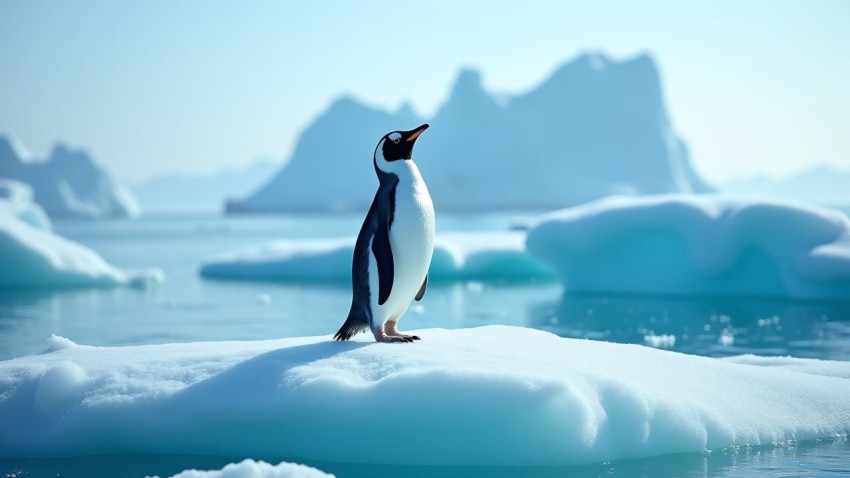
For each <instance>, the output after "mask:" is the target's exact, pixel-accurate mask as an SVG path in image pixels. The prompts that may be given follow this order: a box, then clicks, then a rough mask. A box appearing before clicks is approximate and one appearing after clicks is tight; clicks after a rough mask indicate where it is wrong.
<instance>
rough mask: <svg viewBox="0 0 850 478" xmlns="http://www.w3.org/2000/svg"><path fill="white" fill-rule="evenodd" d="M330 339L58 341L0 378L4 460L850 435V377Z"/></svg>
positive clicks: (842, 365) (668, 355) (667, 443)
mask: <svg viewBox="0 0 850 478" xmlns="http://www.w3.org/2000/svg"><path fill="white" fill-rule="evenodd" d="M330 332H332V331H329V334H328V335H327V336H324V337H313V338H292V339H279V340H268V341H257V342H215V343H187V344H169V345H145V346H135V347H114V348H111V347H91V346H85V345H75V344H73V343H70V341H68V340H62V339H60V338H56V337H54V338H53V339H51V344H50V347H49V349H48V351H46V352H45V353H42V354H39V355H33V356H26V357H20V358H16V359H12V360H9V361H5V362H0V423H2V424H3V426H2V427H0V455H2V456H6V457H15V456H17V457H20V456H28V457H51V456H79V455H97V454H107V453H152V454H198V455H217V456H234V457H251V456H254V457H256V456H279V457H287V458H288V459H290V460H294V461H308V462H310V461H321V462H327V463H365V464H399V465H403V464H409V465H425V464H428V465H522V466H529V465H578V464H588V463H598V462H604V461H608V460H617V459H627V458H638V457H649V456H657V455H663V454H669V453H677V452H701V451H704V450H707V449H708V450H710V449H721V448H725V447H731V446H744V445H766V444H775V443H784V442H787V441H791V440H798V441H802V440H810V439H817V438H829V437H835V436H843V435H845V434H846V433H847V432H848V431H850V363H847V362H826V361H811V360H800V359H793V358H782V359H759V358H754V357H744V358H740V359H738V360H735V359H727V360H720V359H713V358H707V357H700V356H692V355H684V354H680V353H675V352H670V351H666V350H658V349H653V348H650V347H645V346H641V345H623V344H614V343H607V342H597V341H591V340H578V339H565V338H560V337H557V336H555V335H552V334H549V333H546V332H542V331H538V330H533V329H526V328H519V327H507V326H488V327H482V328H474V329H460V330H442V329H431V330H421V331H417V332H416V333H417V335H419V336H421V337H422V340H421V341H420V342H416V343H414V344H403V345H399V344H377V343H373V342H371V339H370V337H367V336H366V335H361V336H359V337H358V338H359V339H360V340H361V341H359V342H358V341H355V342H347V343H340V342H334V341H332V340H330ZM353 444H354V445H353ZM246 466H248V465H246Z"/></svg>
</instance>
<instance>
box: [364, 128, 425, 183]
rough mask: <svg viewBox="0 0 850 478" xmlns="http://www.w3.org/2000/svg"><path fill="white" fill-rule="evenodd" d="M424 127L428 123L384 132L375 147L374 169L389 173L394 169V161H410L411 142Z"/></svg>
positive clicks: (411, 154)
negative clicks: (406, 129) (410, 128)
mask: <svg viewBox="0 0 850 478" xmlns="http://www.w3.org/2000/svg"><path fill="white" fill-rule="evenodd" d="M426 129H428V123H425V124H423V125H422V126H420V127H418V128H414V129H412V130H410V131H392V132H390V133H387V134H385V135H384V137H383V138H381V140H380V141H378V146H377V147H376V148H375V156H374V162H375V169H376V170H378V171H379V172H385V173H390V172H393V170H394V169H395V167H394V166H395V164H394V163H395V162H396V161H410V160H411V158H412V157H413V144H414V143H416V138H418V137H419V135H420V134H422V132H423V131H425V130H426ZM396 164H397V163H396Z"/></svg>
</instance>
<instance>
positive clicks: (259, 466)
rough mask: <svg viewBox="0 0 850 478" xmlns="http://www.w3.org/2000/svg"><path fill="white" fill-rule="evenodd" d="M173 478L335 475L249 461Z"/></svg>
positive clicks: (293, 465)
mask: <svg viewBox="0 0 850 478" xmlns="http://www.w3.org/2000/svg"><path fill="white" fill-rule="evenodd" d="M171 478H333V475H329V474H327V473H324V472H322V471H319V470H317V469H315V468H313V467H310V466H306V465H300V464H296V463H285V462H284V463H279V464H277V465H271V464H269V463H266V462H264V461H254V460H251V459H247V460H243V461H241V462H239V463H231V464H229V465H227V466H225V467H224V468H222V469H221V470H210V471H200V470H186V471H184V472H182V473H178V474H176V475H174V476H172V477H171Z"/></svg>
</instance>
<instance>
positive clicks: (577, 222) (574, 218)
mask: <svg viewBox="0 0 850 478" xmlns="http://www.w3.org/2000/svg"><path fill="white" fill-rule="evenodd" d="M526 244H527V246H528V250H529V251H530V252H531V253H532V254H533V255H535V256H536V257H538V258H539V259H541V260H542V261H544V262H546V263H548V264H550V265H552V266H553V267H554V268H555V269H556V270H557V271H558V273H559V275H560V276H561V280H562V281H563V283H564V288H565V290H567V291H584V292H619V293H646V294H673V295H759V296H774V297H785V298H792V299H815V300H821V299H837V300H847V299H850V220H848V218H847V216H846V215H845V214H843V213H841V212H839V211H834V210H830V209H825V208H816V207H810V206H804V205H801V204H794V203H781V202H767V201H752V200H749V201H747V200H739V199H730V198H726V197H721V196H685V195H663V196H647V197H612V198H607V199H603V200H599V201H595V202H591V203H588V204H584V205H582V206H578V207H574V208H570V209H564V210H561V211H556V212H554V213H550V214H548V215H546V216H544V217H543V218H542V219H541V221H540V222H539V223H538V224H537V225H536V226H535V227H534V228H533V229H532V230H531V231H529V233H528V240H527V242H526Z"/></svg>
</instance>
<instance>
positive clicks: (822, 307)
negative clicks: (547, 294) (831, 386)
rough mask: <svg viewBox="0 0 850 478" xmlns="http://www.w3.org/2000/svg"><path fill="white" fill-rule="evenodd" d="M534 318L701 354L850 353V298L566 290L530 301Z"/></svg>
mask: <svg viewBox="0 0 850 478" xmlns="http://www.w3.org/2000/svg"><path fill="white" fill-rule="evenodd" d="M529 321H530V322H529V326H532V327H535V328H540V329H543V330H548V331H551V332H554V333H556V334H558V335H561V336H564V337H578V338H590V339H597V340H607V341H613V342H622V343H643V344H646V345H650V346H655V347H663V348H669V349H671V350H676V351H680V352H685V353H690V354H698V355H708V356H726V355H739V354H745V353H754V354H761V355H794V356H797V357H813V358H822V359H833V360H850V347H848V344H850V302H789V301H778V300H768V299H749V298H730V297H712V298H684V299H683V298H669V297H651V296H633V295H625V296H617V295H606V296H599V295H564V296H562V297H561V298H560V299H559V300H557V301H554V302H550V303H542V304H539V305H536V306H534V307H532V309H531V311H530V313H529Z"/></svg>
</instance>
